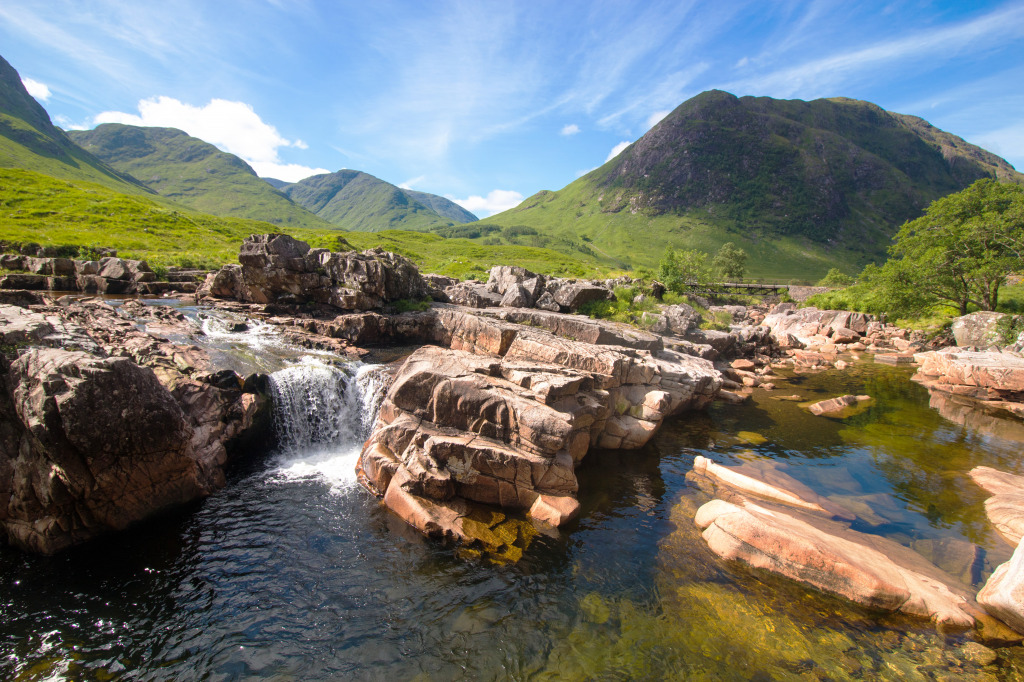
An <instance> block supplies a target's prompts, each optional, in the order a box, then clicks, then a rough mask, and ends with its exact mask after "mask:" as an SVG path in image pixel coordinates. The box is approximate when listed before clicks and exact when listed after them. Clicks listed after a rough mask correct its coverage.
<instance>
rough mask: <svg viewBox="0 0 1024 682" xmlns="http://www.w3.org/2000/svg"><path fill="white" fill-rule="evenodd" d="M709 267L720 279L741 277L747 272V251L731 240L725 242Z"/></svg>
mask: <svg viewBox="0 0 1024 682" xmlns="http://www.w3.org/2000/svg"><path fill="white" fill-rule="evenodd" d="M711 267H712V268H713V269H714V270H715V272H717V273H718V274H719V276H721V277H722V279H725V280H734V279H743V275H745V274H746V273H747V252H746V251H744V250H743V249H740V248H738V247H737V246H736V245H735V244H733V243H732V242H726V243H724V244H722V248H720V249H719V250H718V253H716V254H715V257H714V258H713V259H712V260H711Z"/></svg>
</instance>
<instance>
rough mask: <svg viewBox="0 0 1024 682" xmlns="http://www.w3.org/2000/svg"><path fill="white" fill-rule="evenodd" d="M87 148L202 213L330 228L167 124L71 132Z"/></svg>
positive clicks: (234, 161) (237, 162) (238, 164)
mask: <svg viewBox="0 0 1024 682" xmlns="http://www.w3.org/2000/svg"><path fill="white" fill-rule="evenodd" d="M68 137H70V138H71V140H72V141H73V142H75V143H77V144H78V145H79V146H81V147H82V148H83V149H85V150H86V151H88V152H90V153H92V154H93V155H95V156H96V157H98V158H99V159H100V160H102V161H104V162H105V163H107V164H109V165H110V166H112V167H113V168H115V169H117V170H118V171H121V172H123V173H128V174H130V175H131V176H133V177H135V178H138V179H140V180H142V181H143V182H145V183H146V185H147V187H149V188H151V189H153V190H154V191H156V192H158V193H159V194H160V195H161V196H164V197H167V198H168V199H171V200H172V201H174V202H176V203H177V204H180V205H183V206H187V207H189V208H191V209H194V210H196V211H200V212H202V213H210V214H212V215H218V216H229V217H235V218H250V219H253V220H264V221H267V222H270V223H273V224H274V225H277V226H279V227H281V228H286V227H306V228H311V229H331V226H330V224H329V223H327V221H325V220H323V219H322V218H319V217H317V216H315V215H313V214H312V213H310V212H309V211H307V210H306V209H304V208H302V207H301V206H297V205H295V204H294V203H292V202H291V201H290V200H289V199H287V198H286V197H285V196H283V195H282V194H281V193H280V192H278V191H277V190H275V189H274V188H273V187H271V186H270V185H269V184H268V183H267V182H266V181H264V180H262V179H260V178H259V177H257V176H256V174H255V173H254V172H253V170H252V169H251V168H250V167H249V166H248V165H247V164H246V163H245V162H243V161H242V160H241V159H239V158H238V157H237V156H234V155H233V154H228V153H226V152H222V151H220V150H219V149H217V148H216V147H214V146H213V145H212V144H208V143H206V142H203V141H202V140H200V139H197V138H195V137H190V136H189V135H187V134H185V133H183V132H181V131H180V130H175V129H172V128H143V127H138V126H127V125H121V124H117V123H107V124H104V125H101V126H98V127H97V128H96V129H94V130H78V131H70V132H69V133H68Z"/></svg>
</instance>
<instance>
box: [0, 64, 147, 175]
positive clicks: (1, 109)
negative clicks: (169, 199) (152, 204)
mask: <svg viewBox="0 0 1024 682" xmlns="http://www.w3.org/2000/svg"><path fill="white" fill-rule="evenodd" d="M0 168H25V169H28V170H33V171H37V172H39V173H46V174H47V175H51V176H53V177H58V178H67V179H69V180H85V181H87V182H97V183H100V184H103V185H107V186H108V187H113V188H116V189H117V190H119V191H121V192H125V193H128V194H147V193H150V190H148V189H147V188H145V187H143V186H142V185H141V184H140V183H138V182H137V181H136V180H135V179H134V178H131V177H130V176H127V175H124V174H122V173H119V172H117V171H116V170H114V169H113V168H110V167H109V166H107V165H106V164H105V163H103V162H102V161H100V160H99V159H97V158H96V157H94V156H93V155H92V154H89V153H88V152H86V151H84V150H83V149H81V148H79V147H78V146H77V145H76V144H74V143H73V142H71V140H69V139H68V138H67V136H66V135H65V134H64V132H63V131H62V130H60V129H59V128H57V127H56V126H54V125H53V123H51V122H50V116H49V114H47V113H46V110H45V109H43V107H42V106H40V105H39V103H38V102H36V100H35V99H34V98H33V97H32V96H31V95H29V94H28V92H27V91H26V90H25V86H24V85H22V83H21V77H20V76H19V75H18V72H17V71H15V70H14V68H13V67H12V66H11V65H10V64H8V63H7V61H5V60H4V58H3V57H0Z"/></svg>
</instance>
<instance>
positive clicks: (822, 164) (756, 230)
mask: <svg viewBox="0 0 1024 682" xmlns="http://www.w3.org/2000/svg"><path fill="white" fill-rule="evenodd" d="M981 177H998V178H1000V179H1001V180H1004V181H1009V182H1021V181H1022V179H1024V176H1022V175H1021V174H1020V173H1017V172H1016V171H1015V170H1014V169H1013V167H1012V166H1010V165H1009V164H1008V163H1006V162H1005V161H1004V160H1002V159H1000V158H999V157H997V156H995V155H994V154H991V153H989V152H986V151H985V150H983V149H980V148H979V147H976V146H974V145H971V144H969V143H967V142H965V141H964V140H962V139H960V138H958V137H956V136H954V135H950V134H949V133H945V132H943V131H941V130H938V129H936V128H934V127H932V126H930V125H929V124H928V123H927V122H926V121H923V120H922V119H919V118H916V117H912V116H905V115H901V114H893V113H890V112H887V111H885V110H883V109H881V108H880V107H878V106H876V105H874V104H871V103H868V102H861V101H857V100H851V99H845V98H837V99H827V100H814V101H812V102H804V101H800V100H775V99H771V98H768V97H743V98H737V97H735V96H733V95H731V94H729V93H725V92H721V91H710V92H705V93H703V94H701V95H698V96H696V97H694V98H692V99H690V100H688V101H686V102H684V103H683V104H681V105H680V106H679V107H678V108H677V109H676V110H675V111H673V112H672V113H671V114H670V115H669V116H667V117H666V118H665V119H663V120H662V121H661V122H660V123H658V124H657V125H656V126H655V127H654V128H652V129H651V130H650V131H648V132H647V134H646V135H644V136H643V137H642V138H640V139H639V140H638V141H636V142H635V143H633V144H632V145H630V146H629V147H628V148H627V149H626V150H625V151H623V152H622V153H621V154H619V155H618V156H617V157H615V158H614V159H612V160H611V161H609V162H608V163H606V164H605V165H603V166H601V167H600V168H598V169H596V170H594V171H592V172H591V173H589V174H587V175H585V176H583V177H582V178H580V179H578V180H576V181H575V182H573V183H572V184H570V185H568V186H566V187H565V188H563V189H562V190H559V191H558V192H547V191H544V192H539V193H538V194H536V195H534V196H532V197H530V198H528V199H527V200H525V201H524V202H523V203H522V204H520V206H519V207H517V208H515V209H512V210H510V211H506V212H504V213H501V214H499V215H497V216H492V217H491V218H488V219H487V220H486V221H485V222H486V223H489V224H495V225H500V226H506V227H507V226H526V227H528V228H532V229H536V230H537V231H538V232H540V233H541V234H556V235H559V236H561V237H562V238H563V239H568V240H571V239H573V238H575V239H578V240H580V241H583V242H586V243H588V244H589V245H590V246H591V247H592V248H593V249H594V250H595V251H597V252H598V253H601V254H603V255H605V256H607V257H608V258H610V259H612V260H620V261H625V262H629V263H632V264H634V265H646V266H653V265H656V264H657V262H658V260H659V259H660V256H661V253H662V252H663V250H664V249H665V248H666V247H667V246H675V247H677V248H699V249H702V250H706V251H714V250H715V249H717V248H718V247H719V246H720V245H721V244H722V243H723V242H725V241H735V242H737V244H739V245H740V246H742V247H743V248H745V249H747V250H748V252H750V253H751V256H752V258H751V261H750V270H751V272H752V273H754V274H759V275H764V276H775V277H780V276H783V277H785V276H789V277H793V276H807V277H808V278H814V277H816V276H817V275H818V274H819V273H820V274H824V272H825V271H826V270H827V269H828V268H829V267H832V266H835V265H840V266H843V267H846V269H848V270H850V271H854V270H856V269H859V267H860V266H861V265H862V264H863V263H865V262H867V261H870V260H877V259H880V258H884V255H885V249H886V247H887V246H888V244H889V240H890V238H891V236H892V234H893V233H894V232H895V230H896V228H898V227H899V225H900V224H902V223H903V222H904V221H905V220H908V219H911V218H914V217H917V216H918V215H920V214H921V212H922V211H923V209H924V208H925V207H926V206H927V205H928V204H929V203H930V202H931V201H933V200H934V199H937V198H939V197H941V196H944V195H946V194H949V193H951V192H954V191H958V190H960V189H962V188H963V187H966V186H967V185H969V184H970V183H971V182H973V181H974V180H976V179H978V178H981Z"/></svg>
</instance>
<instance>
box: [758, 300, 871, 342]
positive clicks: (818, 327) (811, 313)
mask: <svg viewBox="0 0 1024 682" xmlns="http://www.w3.org/2000/svg"><path fill="white" fill-rule="evenodd" d="M871 321H872V318H871V317H870V316H868V315H865V314H863V313H853V312H849V311H844V310H818V309H817V308H799V309H792V308H788V307H787V308H784V309H781V310H779V311H778V312H774V311H773V312H772V313H770V314H769V315H767V316H765V318H764V320H763V321H762V322H761V324H762V325H763V326H765V327H768V328H769V329H770V330H771V335H772V337H773V338H774V339H776V341H778V343H779V344H780V345H787V346H790V347H792V346H794V345H795V344H793V343H792V340H791V339H790V337H792V339H795V340H796V341H797V342H799V343H800V344H802V345H805V346H806V345H811V344H812V343H813V337H815V336H817V335H822V336H825V335H828V334H834V333H835V331H836V330H844V331H843V334H844V335H845V334H847V333H850V334H853V335H858V336H859V335H862V334H865V333H866V332H867V329H868V326H869V324H870V322H871Z"/></svg>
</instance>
